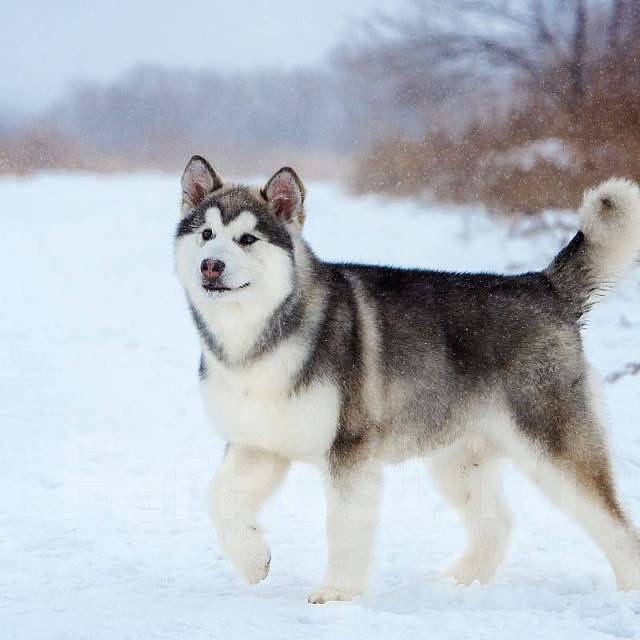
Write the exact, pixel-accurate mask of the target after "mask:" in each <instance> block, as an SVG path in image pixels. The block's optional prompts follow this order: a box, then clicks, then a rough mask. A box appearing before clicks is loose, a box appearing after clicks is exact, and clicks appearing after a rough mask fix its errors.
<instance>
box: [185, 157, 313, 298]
mask: <svg viewBox="0 0 640 640" xmlns="http://www.w3.org/2000/svg"><path fill="white" fill-rule="evenodd" d="M303 202H304V187H303V186H302V183H301V181H300V179H299V178H298V176H297V175H296V173H295V172H294V171H293V170H292V169H288V168H284V169H280V171H278V172H277V173H276V174H275V175H274V176H273V177H272V178H271V179H270V180H269V181H268V182H267V184H266V185H265V187H264V188H262V189H260V190H258V189H251V188H248V187H244V186H238V185H226V184H225V183H224V182H223V181H222V180H221V179H220V177H219V176H218V175H217V174H216V173H215V172H214V170H213V169H212V168H211V166H210V165H209V163H208V162H207V161H206V160H205V159H204V158H201V157H199V156H194V157H193V158H192V159H191V161H190V162H189V164H188V165H187V167H186V169H185V172H184V175H183V177H182V218H181V220H180V222H179V224H178V228H177V231H176V264H177V271H178V277H179V278H180V281H181V282H182V285H183V287H184V288H185V290H186V291H187V294H188V295H189V298H190V299H191V300H192V302H195V303H207V304H225V303H239V304H242V303H247V304H250V305H254V306H257V307H260V309H258V308H256V311H259V310H268V309H267V308H268V307H273V308H275V307H276V306H277V305H278V304H279V303H280V302H282V301H283V300H284V299H285V298H286V297H287V295H289V293H290V292H291V290H292V287H293V282H294V260H295V256H294V253H295V252H294V245H295V240H296V237H297V236H298V235H299V233H300V229H301V226H302V220H303V215H304V214H303Z"/></svg>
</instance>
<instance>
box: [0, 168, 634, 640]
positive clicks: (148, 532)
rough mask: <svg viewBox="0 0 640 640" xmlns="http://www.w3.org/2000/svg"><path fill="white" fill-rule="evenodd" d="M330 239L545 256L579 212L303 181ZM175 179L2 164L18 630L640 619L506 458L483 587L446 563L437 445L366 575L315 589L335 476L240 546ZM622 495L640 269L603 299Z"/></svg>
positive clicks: (605, 364)
mask: <svg viewBox="0 0 640 640" xmlns="http://www.w3.org/2000/svg"><path fill="white" fill-rule="evenodd" d="M308 190H309V199H308V214H309V217H308V227H307V232H306V235H307V237H308V238H309V240H311V242H312V244H313V246H314V247H315V248H316V250H317V252H318V253H319V254H320V255H321V256H323V257H325V258H327V259H348V260H366V261H373V262H384V263H394V264H403V265H420V266H434V267H439V268H455V269H469V270H479V269H508V270H511V271H514V270H523V269H529V268H534V267H540V266H543V265H544V264H545V263H546V262H547V261H548V260H549V258H550V257H551V256H552V254H553V253H554V252H555V251H556V250H557V249H558V248H559V246H560V245H561V243H562V241H563V240H566V239H567V238H568V236H569V234H570V229H571V225H572V224H573V223H574V220H573V218H572V217H571V216H570V215H565V216H562V217H560V218H558V217H549V220H550V221H556V222H557V221H558V220H560V221H561V222H562V223H563V224H566V225H568V226H565V227H562V226H560V227H558V225H553V226H552V228H546V229H545V228H544V225H543V228H540V224H539V221H537V222H531V223H526V224H523V225H520V226H518V227H517V228H516V227H512V226H509V225H507V224H505V223H502V222H498V221H496V220H492V219H491V218H490V217H489V216H487V215H485V214H483V213H481V212H475V213H473V212H471V213H468V214H467V215H462V213H461V212H460V210H453V209H450V210H447V208H446V207H441V206H433V207H431V208H429V209H428V210H423V209H424V208H423V209H421V208H420V207H418V206H417V205H414V204H407V203H400V202H393V203H388V202H382V201H378V200H375V199H371V198H365V199H353V198H351V197H349V196H348V195H346V194H345V193H344V192H342V191H341V190H340V189H339V188H338V187H336V186H333V185H326V184H314V185H309V189H308ZM178 192H179V186H178V179H177V178H175V179H170V178H167V177H158V176H146V177H111V178H96V177H88V176H87V177H83V176H64V175H61V176H41V177H37V178H34V179H25V180H8V179H4V180H0V206H1V208H2V216H3V218H2V231H1V233H0V267H1V269H2V274H3V275H2V277H1V278H0V300H1V302H2V311H0V638H3V639H6V640H8V639H10V638H20V639H21V640H22V639H26V638H29V639H31V638H34V639H35V638H47V639H49V638H51V639H63V638H64V639H74V640H75V639H79V638H91V639H92V640H101V639H106V638H108V639H116V638H118V639H120V638H141V639H145V640H147V639H151V638H154V639H155V638H171V639H176V638H181V639H187V640H200V639H202V638H225V639H226V638H242V639H245V638H248V639H251V638H260V639H264V638H295V639H300V638H304V639H307V638H309V639H311V638H331V639H340V638H353V637H362V638H365V637H375V638H393V639H397V638H402V637H410V638H413V637H420V638H431V639H437V638H466V637H469V638H474V639H476V640H477V639H480V638H491V639H495V638H509V639H513V638H529V637H531V638H533V637H535V638H540V637H551V638H563V639H571V638H576V639H578V638H579V639H580V640H585V639H586V638H601V637H610V636H616V637H629V638H632V637H636V638H637V637H640V593H632V594H621V593H617V592H616V591H615V587H614V581H613V577H612V574H611V572H610V570H609V567H608V565H607V563H606V562H605V560H604V558H603V557H602V556H601V554H600V553H599V551H598V550H597V549H596V548H595V547H594V546H593V544H592V543H591V542H590V541H589V540H588V539H587V538H586V536H585V535H584V534H583V533H582V532H581V531H580V530H578V529H577V528H576V526H575V525H573V524H572V523H570V522H569V521H568V520H566V518H565V517H564V516H563V515H561V514H560V513H559V512H557V511H555V510H554V508H553V507H551V506H550V505H549V504H548V503H547V502H546V501H545V500H544V499H543V498H542V497H540V496H539V495H538V493H537V492H536V490H534V489H533V488H532V487H531V486H530V485H529V484H528V482H527V481H525V480H524V479H523V478H522V477H520V476H519V475H518V474H517V473H515V472H514V471H513V470H512V469H510V468H507V469H506V473H505V482H506V486H507V490H508V494H509V497H510V502H511V503H512V506H513V509H514V512H515V516H516V530H515V535H514V538H513V542H512V547H511V553H510V555H509V557H508V560H507V562H506V563H505V565H504V567H503V568H502V569H501V570H500V572H499V574H498V576H497V578H496V580H495V581H494V582H493V583H492V584H490V585H488V586H482V587H481V586H478V585H474V586H472V587H470V588H463V587H456V586H454V585H453V584H451V583H450V582H448V581H446V580H443V579H439V578H437V576H438V575H439V573H440V572H441V571H442V570H443V569H445V568H446V567H447V565H448V564H449V562H450V561H451V560H452V559H453V558H454V556H455V555H456V554H457V553H458V552H459V551H461V549H462V547H463V541H464V536H463V533H462V529H461V527H460V526H459V524H458V522H457V521H456V518H455V516H454V514H453V513H452V512H450V511H449V509H448V508H447V507H445V505H444V504H443V503H442V502H441V500H440V498H439V497H438V496H437V495H436V494H435V493H433V492H432V491H431V489H430V486H429V481H428V478H427V477H426V474H425V473H424V472H423V469H422V467H421V465H420V464H418V463H412V464H407V465H403V466H401V467H395V468H390V469H389V471H388V474H387V475H388V478H387V480H388V481H387V487H386V492H385V502H384V508H383V514H382V524H381V529H380V536H379V541H378V549H377V564H376V570H375V572H374V575H373V578H372V582H371V587H370V592H369V594H368V595H367V596H366V597H364V598H360V599H358V600H356V601H354V602H352V603H336V604H330V605H325V606H312V605H309V604H307V603H306V596H307V595H308V593H309V592H311V590H312V589H313V588H314V587H316V586H319V584H320V581H321V579H322V574H323V569H324V559H325V542H324V527H323V516H324V501H323V495H322V492H321V483H320V478H319V477H318V475H317V474H316V472H315V471H313V470H312V469H310V468H306V467H303V466H299V467H294V469H293V471H292V473H291V475H290V477H289V479H288V481H287V483H286V485H285V487H284V489H283V491H282V492H281V493H280V494H279V495H278V496H277V497H276V498H275V499H274V500H272V502H270V503H269V505H268V506H267V508H266V509H265V511H264V513H263V523H264V525H265V527H266V529H267V532H268V539H269V541H270V542H271V545H272V551H273V562H272V568H271V574H270V575H269V577H268V578H267V580H266V581H265V582H263V583H262V584H260V585H259V586H257V587H254V588H247V587H245V586H244V585H243V584H241V583H240V581H239V579H238V578H236V576H235V574H234V572H233V571H232V569H231V567H230V566H229V564H227V562H226V561H225V560H224V559H223V558H222V556H221V553H220V551H219V549H218V546H217V544H216V541H215V537H214V534H213V530H212V527H211V525H210V524H209V521H208V516H207V511H206V488H207V484H208V481H209V479H210V477H211V476H212V474H213V470H214V468H215V467H216V465H217V464H218V461H219V459H220V457H221V454H222V448H223V444H222V443H221V442H219V441H218V440H216V438H215V437H214V435H213V434H212V431H211V428H210V426H209V424H208V423H207V421H206V420H205V417H204V414H203V410H202V409H201V406H200V398H199V395H198V389H197V381H196V369H197V362H198V341H197V339H196V335H195V330H194V329H193V327H192V326H191V322H190V319H189V316H188V314H187V311H186V308H185V305H184V303H183V299H182V295H181V292H180V290H179V287H178V284H177V282H176V279H175V277H174V275H173V262H172V234H173V228H174V224H175V222H176V216H177V200H178ZM586 340H587V349H588V353H589V355H590V357H591V359H592V361H593V362H594V363H595V365H596V366H597V367H598V368H599V369H600V371H601V372H602V373H603V374H604V375H605V376H609V382H608V383H607V384H606V392H607V396H608V399H609V407H610V414H611V424H612V443H613V448H614V455H615V463H616V468H617V471H618V479H619V485H620V490H621V494H622V497H623V499H624V502H625V503H626V505H627V507H628V509H629V510H630V512H631V514H632V515H633V517H634V519H635V520H636V522H639V523H640V418H639V414H640V393H639V392H640V374H637V375H633V374H632V371H633V367H632V366H629V367H628V368H627V369H625V366H626V365H627V363H633V362H635V363H638V362H640V273H639V272H638V270H636V273H635V274H634V276H633V277H632V278H631V279H630V280H628V281H627V282H626V283H625V284H624V286H623V287H621V288H620V289H619V290H617V291H616V292H615V293H614V294H613V295H612V296H611V298H609V300H608V301H607V302H605V303H604V304H603V305H602V306H601V307H599V308H598V309H597V311H596V312H595V313H593V314H592V316H591V322H590V326H589V328H588V330H587V333H586Z"/></svg>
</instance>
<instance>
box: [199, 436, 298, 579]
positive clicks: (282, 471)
mask: <svg viewBox="0 0 640 640" xmlns="http://www.w3.org/2000/svg"><path fill="white" fill-rule="evenodd" d="M288 468H289V462H288V461H287V460H285V459H284V458H281V457H279V456H276V455H272V454H268V453H266V452H264V451H260V450H257V449H252V448H250V447H242V446H237V445H231V446H230V447H229V450H228V451H227V453H226V455H225V457H224V460H223V461H222V464H221V465H220V469H219V470H218V473H217V474H216V477H215V478H214V481H213V483H212V485H211V491H210V512H211V517H212V519H213V523H214V525H215V527H216V531H217V532H218V540H219V542H220V546H221V547H222V548H223V550H224V551H225V553H226V555H227V556H228V557H229V559H230V560H231V562H232V563H233V564H234V566H235V567H236V568H237V569H238V571H239V572H240V574H241V575H242V576H243V578H244V579H245V580H246V582H248V583H249V584H256V583H257V582H260V581H261V580H263V579H264V578H265V577H266V576H267V573H268V572H269V564H270V561H271V552H270V551H269V547H268V546H267V544H266V542H265V541H264V538H263V536H262V530H261V529H260V527H259V525H258V523H257V521H256V518H257V515H258V512H259V510H260V507H261V506H262V504H263V503H264V502H265V501H266V500H267V498H269V496H271V495H272V494H273V492H274V491H275V490H276V489H277V488H278V487H279V486H280V485H281V484H282V481H283V480H284V477H285V475H286V472H287V469H288Z"/></svg>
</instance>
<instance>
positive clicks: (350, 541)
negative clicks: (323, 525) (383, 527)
mask: <svg viewBox="0 0 640 640" xmlns="http://www.w3.org/2000/svg"><path fill="white" fill-rule="evenodd" d="M326 492H327V542H328V545H329V550H328V552H329V553H328V555H329V562H328V565H327V573H326V576H325V579H324V583H323V585H322V586H321V587H320V588H319V589H318V590H316V591H314V592H313V593H312V594H311V595H310V596H309V602H311V603H313V604H323V603H325V602H329V601H332V600H351V598H353V596H356V595H361V594H362V593H364V590H365V589H366V586H367V580H368V577H369V571H370V569H371V560H372V556H373V546H374V541H375V533H376V525H377V518H378V511H379V506H380V496H381V493H382V472H381V468H380V465H379V464H378V463H376V462H375V461H370V462H369V463H368V464H366V465H364V467H361V468H359V469H358V470H357V472H356V473H352V474H350V477H349V478H346V479H343V480H342V482H340V484H339V485H336V484H334V482H333V480H332V479H331V478H330V477H329V474H327V477H326Z"/></svg>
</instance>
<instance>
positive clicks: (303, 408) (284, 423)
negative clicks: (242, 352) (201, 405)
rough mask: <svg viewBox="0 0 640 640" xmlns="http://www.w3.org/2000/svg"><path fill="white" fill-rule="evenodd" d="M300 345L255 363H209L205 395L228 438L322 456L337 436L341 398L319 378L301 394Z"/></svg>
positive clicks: (294, 453) (289, 454) (299, 455)
mask: <svg viewBox="0 0 640 640" xmlns="http://www.w3.org/2000/svg"><path fill="white" fill-rule="evenodd" d="M298 362H299V354H298V353H296V349H295V348H293V349H278V352H277V353H274V354H271V355H269V356H267V357H266V358H262V359H261V360H260V361H259V362H257V363H255V364H253V365H252V366H250V367H245V368H241V369H234V368H228V367H225V366H223V365H221V364H220V363H218V362H211V363H208V367H207V369H208V372H207V376H206V378H205V380H204V381H203V383H202V384H203V392H204V400H205V406H206V408H207V411H208V413H209V415H210V417H211V419H212V420H213V423H214V427H215V428H216V430H217V431H218V432H219V433H220V434H221V435H222V437H224V438H225V439H226V440H227V441H228V442H233V443H236V444H244V445H249V446H255V447H259V448H261V449H265V450H267V451H273V452H274V453H278V454H280V455H282V456H285V457H287V458H295V459H300V458H316V457H322V456H324V455H325V454H326V452H327V451H328V450H329V448H330V446H331V443H332V442H333V439H334V437H335V433H336V429H337V423H338V415H339V410H340V406H339V405H340V397H339V392H338V389H337V388H336V387H335V385H333V384H331V383H329V382H325V381H321V380H317V381H314V382H312V383H311V384H310V385H309V386H308V387H307V388H305V389H302V390H300V391H299V392H297V393H295V394H290V393H289V387H290V380H291V377H292V376H293V375H294V373H295V371H297V369H298V366H297V364H298Z"/></svg>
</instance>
